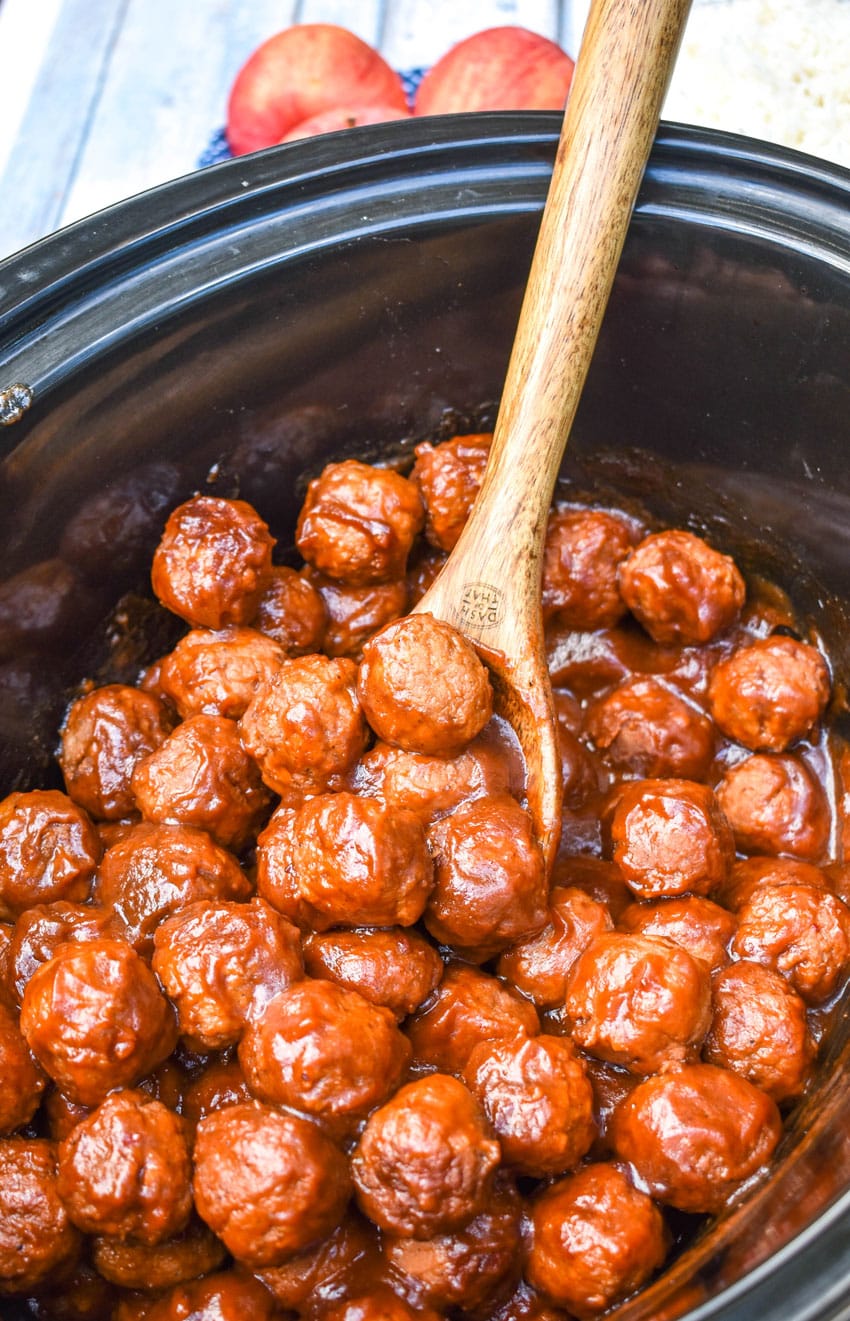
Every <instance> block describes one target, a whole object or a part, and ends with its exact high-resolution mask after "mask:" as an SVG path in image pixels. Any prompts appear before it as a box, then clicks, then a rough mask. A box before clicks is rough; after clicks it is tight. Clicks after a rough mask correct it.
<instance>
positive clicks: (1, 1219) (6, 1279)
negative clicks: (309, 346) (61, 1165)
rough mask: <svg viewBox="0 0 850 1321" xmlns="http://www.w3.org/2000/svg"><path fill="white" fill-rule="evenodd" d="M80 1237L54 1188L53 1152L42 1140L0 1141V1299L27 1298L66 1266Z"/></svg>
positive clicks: (78, 1244) (78, 1243) (77, 1251)
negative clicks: (10, 1297)
mask: <svg viewBox="0 0 850 1321" xmlns="http://www.w3.org/2000/svg"><path fill="white" fill-rule="evenodd" d="M79 1250H80V1235H79V1233H78V1232H77V1230H76V1229H75V1228H74V1226H73V1225H72V1224H71V1222H70V1220H69V1219H68V1213H67V1212H66V1210H65V1208H64V1206H63V1205H62V1202H61V1201H60V1198H59V1194H58V1192H57V1189H56V1151H55V1148H54V1146H53V1143H52V1142H48V1141H47V1140H46V1139H45V1138H34V1139H28V1138H3V1139H2V1140H0V1297H2V1296H3V1295H4V1294H26V1293H29V1292H30V1291H31V1290H32V1289H33V1288H35V1287H37V1286H38V1285H39V1284H41V1283H43V1282H44V1281H46V1280H47V1279H49V1278H50V1276H51V1275H52V1274H53V1273H54V1272H56V1273H57V1274H58V1273H59V1272H61V1270H62V1269H63V1268H64V1267H67V1266H70V1265H71V1264H72V1263H73V1262H74V1260H75V1258H76V1257H77V1255H78V1253H79Z"/></svg>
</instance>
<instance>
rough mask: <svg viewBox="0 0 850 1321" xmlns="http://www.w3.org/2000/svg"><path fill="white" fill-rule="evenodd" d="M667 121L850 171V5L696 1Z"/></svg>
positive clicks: (806, 0)
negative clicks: (803, 154) (752, 141)
mask: <svg viewBox="0 0 850 1321" xmlns="http://www.w3.org/2000/svg"><path fill="white" fill-rule="evenodd" d="M663 113H664V118H665V119H667V120H673V121H677V122H679V123H684V124H700V125H704V126H706V127H709V128H718V129H725V130H727V131H729V132H733V133H745V134H747V135H749V136H750V137H755V138H762V139H764V140H765V141H768V142H775V143H779V144H780V145H782V146H785V147H791V148H793V149H794V150H796V151H803V152H807V153H809V154H810V155H812V156H820V157H822V158H823V159H825V160H829V161H834V162H835V163H836V164H839V165H843V166H845V167H848V168H850V0H695V3H694V7H693V9H692V10H691V15H690V18H689V20H688V24H687V28H686V30H685V35H684V39H683V42H682V49H681V52H680V54H679V59H678V63H677V65H676V71H675V73H674V76H673V80H672V82H671V84H670V90H669V92H668V94H667V99H666V102H665V105H664V112H663Z"/></svg>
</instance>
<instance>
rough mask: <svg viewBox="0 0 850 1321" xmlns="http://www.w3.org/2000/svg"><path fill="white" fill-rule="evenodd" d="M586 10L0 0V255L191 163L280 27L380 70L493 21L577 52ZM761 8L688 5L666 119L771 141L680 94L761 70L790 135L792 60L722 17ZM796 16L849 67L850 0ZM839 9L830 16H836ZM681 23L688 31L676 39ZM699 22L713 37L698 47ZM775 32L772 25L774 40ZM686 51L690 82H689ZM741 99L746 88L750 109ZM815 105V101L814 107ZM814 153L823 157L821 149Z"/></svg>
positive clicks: (369, 1)
mask: <svg viewBox="0 0 850 1321" xmlns="http://www.w3.org/2000/svg"><path fill="white" fill-rule="evenodd" d="M588 4H589V0H0V258H2V257H4V256H7V255H8V254H9V253H11V252H14V251H17V250H18V249H19V248H22V247H24V246H26V245H27V244H28V243H30V242H32V241H33V240H35V239H37V238H40V237H42V236H43V235H44V234H47V233H49V232H50V231H52V230H54V229H57V228H59V227H61V226H62V225H65V224H68V223H70V222H71V221H74V220H78V219H80V218H81V217H83V216H86V215H89V214H91V213H92V212H94V211H97V210H99V209H100V208H101V207H104V206H107V205H109V204H111V203H112V202H116V201H118V200H120V199H122V198H125V197H130V196H132V195H133V194H135V193H138V192H140V191H142V190H143V189H146V188H149V187H151V186H153V185H155V184H159V183H163V182H165V181H166V180H168V179H172V178H175V177H177V176H179V175H182V174H186V173H187V172H189V171H191V170H193V169H195V168H196V167H197V165H198V161H199V158H200V157H201V156H202V154H203V153H204V151H205V149H206V148H207V146H208V144H209V143H210V140H211V139H212V138H213V136H214V134H215V133H216V131H217V130H218V129H219V128H220V127H221V126H222V125H223V123H224V118H225V108H226V103H227V95H228V91H229V88H230V85H231V83H232V81H233V78H234V76H235V74H236V72H237V71H238V69H239V68H240V66H241V65H242V63H243V62H244V61H245V60H246V59H247V57H248V56H249V55H250V54H251V52H252V51H253V50H254V49H255V47H256V46H258V45H259V44H260V42H262V41H264V40H265V39H266V38H267V37H270V36H272V35H273V34H274V33H275V32H278V31H280V30H281V29H282V28H284V27H287V26H288V25H289V24H290V23H294V22H333V23H340V24H342V25H344V26H346V27H349V28H351V29H352V30H353V31H355V32H357V33H358V35H360V36H361V37H363V38H364V39H365V40H366V41H369V42H370V43H371V44H372V45H374V46H376V47H377V48H378V49H379V50H380V51H381V52H382V54H383V55H384V56H385V58H386V59H387V60H388V61H389V63H390V64H391V65H392V66H393V67H394V68H396V69H399V70H404V69H411V68H416V67H421V66H427V65H429V64H432V63H433V62H434V60H435V59H437V58H438V56H440V55H441V54H443V53H444V52H445V51H446V50H447V49H448V48H449V47H450V46H451V45H452V44H453V43H454V42H456V41H459V40H460V39H461V38H463V37H465V36H468V35H469V34H471V33H472V32H476V31H479V30H480V29H482V28H485V27H491V26H497V25H501V24H519V25H521V26H524V27H528V28H531V29H532V30H534V31H537V32H541V33H543V34H544V35H546V36H549V37H552V38H553V39H554V40H556V41H558V42H559V43H560V44H561V45H562V46H563V47H564V48H565V49H566V50H568V51H569V52H570V54H572V55H574V56H575V55H576V54H577V53H578V48H579V44H580V40H581V33H582V30H583V27H584V23H585V19H586V16H587V10H588ZM830 6H832V8H830ZM771 8H776V5H774V6H770V5H766V4H764V3H762V2H761V0H694V10H693V12H692V15H691V23H689V27H688V31H687V32H686V36H685V42H684V43H683V49H682V55H681V56H680V60H679V66H678V68H677V71H676V75H675V77H674V80H673V86H672V88H671V97H670V99H669V100H670V104H671V106H672V110H671V111H670V112H668V111H667V110H666V108H665V113H666V114H667V117H668V118H679V119H684V120H686V121H687V122H693V123H715V124H716V125H717V126H719V127H726V128H733V129H736V130H737V131H743V132H754V133H756V134H757V135H759V136H768V137H771V138H772V140H774V141H783V137H782V135H781V133H779V131H778V130H777V132H776V133H775V135H774V134H773V132H772V129H771V126H770V121H769V120H768V124H767V127H766V128H765V126H764V123H763V122H762V121H760V124H759V126H758V127H757V128H752V127H751V125H750V122H749V121H748V119H747V110H746V107H745V108H744V109H743V110H740V111H737V112H736V111H735V109H734V107H733V109H732V110H731V111H729V110H728V109H724V108H722V107H718V109H717V116H716V117H715V118H712V117H711V113H712V111H711V107H708V106H706V105H705V104H703V103H689V101H688V93H689V90H690V88H691V85H692V84H693V85H694V87H696V86H697V84H699V85H700V86H702V87H703V88H705V87H706V86H707V88H708V92H707V93H705V94H704V95H709V96H710V94H711V91H712V89H713V88H714V86H715V84H717V83H718V82H719V78H718V74H719V72H720V70H721V68H722V67H726V69H727V74H728V78H727V81H731V82H732V84H733V86H735V85H739V86H740V85H743V84H745V83H747V84H748V91H751V90H752V87H754V86H755V85H756V83H757V81H758V78H759V77H760V76H761V75H764V74H768V75H773V84H774V85H773V86H771V85H770V80H769V79H768V87H767V95H768V99H769V98H770V97H771V96H773V98H774V100H775V102H776V103H777V105H779V104H780V103H781V105H782V108H783V110H784V111H785V114H786V120H788V119H789V115H788V108H789V105H791V112H792V113H791V114H790V121H791V125H792V129H793V124H794V114H793V105H792V104H791V98H792V95H793V93H794V84H793V80H792V79H791V78H790V75H791V74H792V73H793V72H794V69H793V62H792V61H791V59H790V57H789V58H788V59H786V46H785V45H784V44H783V45H780V46H779V47H778V51H779V53H778V55H777V57H776V58H772V59H769V60H768V63H771V64H772V65H773V66H774V67H773V68H772V69H765V68H764V64H765V58H764V53H763V51H759V50H755V49H754V51H753V55H752V61H751V63H750V65H747V63H746V49H742V47H744V48H746V46H747V41H748V38H746V37H745V39H744V40H743V41H742V39H741V35H740V29H739V30H738V31H737V32H734V31H733V30H732V29H731V28H728V29H727V28H726V27H725V26H724V25H727V24H729V23H730V21H731V19H732V18H733V16H735V15H737V16H738V17H740V16H741V15H742V14H744V16H745V17H746V16H747V14H749V15H750V16H752V15H753V14H755V13H757V12H761V13H764V12H768V11H770V10H771ZM798 11H799V13H800V14H805V13H806V12H808V13H809V14H810V15H811V14H813V13H815V12H817V14H818V15H820V17H821V21H822V24H823V26H824V31H825V32H828V34H829V43H830V44H831V45H833V44H834V43H835V41H836V39H837V34H838V33H839V32H840V33H841V34H843V35H842V38H841V39H843V40H844V41H845V44H846V46H847V49H846V50H845V51H844V57H843V58H844V59H845V65H844V67H845V69H850V40H848V36H850V23H848V21H847V20H848V19H850V0H798ZM838 19H842V20H844V21H843V23H842V24H840V25H837V23H838ZM695 21H696V23H697V28H698V31H699V40H698V41H696V42H695V41H690V42H689V34H690V33H691V31H692V24H694V22H695ZM707 31H708V32H709V36H710V37H711V38H712V40H711V41H709V43H708V46H709V49H708V50H706V42H705V37H706V32H707ZM785 35H786V34H785V32H784V31H783V32H782V34H781V38H780V40H781V41H782V42H784V41H785ZM715 39H716V40H715ZM712 45H713V46H714V48H713V49H711V47H712ZM697 47H698V49H697ZM700 58H702V59H703V66H704V67H703V68H702V69H701V70H699V72H701V73H702V74H703V78H702V81H701V83H700V80H699V79H694V78H693V77H692V72H693V70H694V69H695V68H697V65H696V63H695V61H698V60H699V59H700ZM689 61H690V63H689ZM705 75H707V76H705ZM847 81H848V80H847V79H846V78H845V79H844V82H845V83H846V82H847ZM677 86H678V91H679V94H678V96H677V95H676V93H677ZM803 90H804V91H805V90H806V89H803ZM847 90H850V89H847ZM701 94H702V93H701ZM822 99H823V98H822ZM833 100H835V98H834V97H833ZM753 101H754V98H753V97H752V96H750V97H749V102H750V106H751V107H752V104H753ZM838 109H840V107H836V112H837V111H838ZM828 110H829V107H828V106H826V107H825V108H824V113H827V112H828ZM736 113H737V114H738V115H739V118H738V119H736V118H735V114H736ZM749 113H752V109H750V112H749ZM842 113H846V115H847V120H846V124H844V123H843V122H841V124H840V127H841V128H842V129H844V128H846V131H842V132H841V133H840V134H839V139H838V140H839V142H840V143H842V144H850V96H848V97H847V99H846V108H844V109H842ZM730 114H731V116H732V117H731V118H730V117H729V115H730ZM724 115H726V118H724V117H723V116H724ZM741 117H742V118H741ZM777 122H778V120H777ZM785 140H786V141H787V143H788V145H796V143H795V142H793V141H791V140H789V139H785ZM809 149H811V148H809ZM814 149H815V150H816V151H818V154H823V155H827V156H829V150H830V148H827V149H826V150H824V151H823V152H821V151H820V150H819V148H818V147H815V148H814ZM841 150H842V151H843V146H842V148H841ZM848 150H850V149H848ZM829 158H830V159H839V155H838V153H836V154H834V155H832V156H830V157H829ZM847 163H848V164H850V160H848V162H847Z"/></svg>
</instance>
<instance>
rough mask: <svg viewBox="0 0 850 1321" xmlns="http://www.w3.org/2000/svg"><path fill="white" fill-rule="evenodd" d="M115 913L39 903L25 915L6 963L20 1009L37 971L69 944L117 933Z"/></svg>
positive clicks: (86, 906)
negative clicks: (31, 978)
mask: <svg viewBox="0 0 850 1321" xmlns="http://www.w3.org/2000/svg"><path fill="white" fill-rule="evenodd" d="M114 927H115V923H114V920H113V916H112V914H111V912H110V911H109V910H108V909H106V908H100V907H95V906H93V905H92V904H69V903H67V902H66V901H65V900H59V901H58V902H57V903H55V904H36V906H35V907H34V908H28V909H27V911H26V912H25V913H21V916H20V917H19V918H18V920H17V922H16V923H15V927H14V935H13V937H12V940H11V942H10V944H9V952H8V956H7V963H6V973H7V980H8V983H9V988H10V990H11V992H12V996H13V999H14V1002H15V1004H16V1005H18V1007H20V1004H21V1002H22V1000H23V998H24V990H25V988H26V984H27V982H28V981H29V979H30V977H31V976H32V975H33V973H34V972H35V970H36V968H38V967H40V966H41V964H42V963H46V962H47V961H48V959H52V958H53V955H54V954H55V953H56V950H57V948H58V947H59V946H60V945H64V944H66V943H67V942H68V941H79V942H80V943H84V942H85V941H88V940H99V939H100V938H101V937H102V936H111V935H115V934H117V933H116V932H115V930H114Z"/></svg>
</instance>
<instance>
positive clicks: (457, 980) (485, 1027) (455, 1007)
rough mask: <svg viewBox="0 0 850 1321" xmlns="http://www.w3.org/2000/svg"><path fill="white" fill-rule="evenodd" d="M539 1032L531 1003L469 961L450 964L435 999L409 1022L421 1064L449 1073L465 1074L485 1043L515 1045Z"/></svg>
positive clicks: (538, 1021) (427, 1003)
mask: <svg viewBox="0 0 850 1321" xmlns="http://www.w3.org/2000/svg"><path fill="white" fill-rule="evenodd" d="M539 1030H540V1020H539V1019H538V1017H537V1011H536V1010H535V1008H534V1005H533V1004H531V1003H530V1001H528V1000H525V999H524V998H523V997H522V996H521V995H519V994H518V993H517V992H516V991H515V990H514V989H513V988H512V987H510V986H508V985H507V984H506V983H505V982H503V981H500V980H499V979H498V978H496V977H491V976H490V975H489V974H488V973H486V972H481V971H480V970H479V969H478V968H470V967H469V966H468V965H467V964H464V963H450V964H449V965H448V967H447V968H446V971H445V973H444V974H443V979H442V981H441V982H440V985H439V986H438V987H437V989H436V991H435V992H434V994H433V996H432V997H431V1000H430V1001H427V1002H426V1003H425V1004H424V1005H423V1006H422V1008H421V1009H420V1010H419V1012H418V1013H416V1014H414V1015H413V1017H412V1018H411V1019H410V1020H409V1021H408V1022H407V1023H406V1024H405V1032H406V1034H407V1036H408V1037H409V1038H410V1042H411V1045H412V1046H413V1055H414V1059H415V1060H416V1062H417V1063H419V1064H426V1065H430V1066H431V1067H432V1068H435V1069H440V1070H441V1071H443V1072H445V1073H462V1072H463V1069H464V1068H465V1066H466V1062H467V1060H468V1058H469V1055H470V1052H471V1051H472V1049H473V1047H474V1046H477V1045H478V1043H479V1042H480V1041H502V1040H508V1041H510V1040H513V1039H514V1038H516V1037H517V1036H520V1035H525V1034H527V1035H528V1036H534V1034H535V1033H536V1032H538V1031H539Z"/></svg>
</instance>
